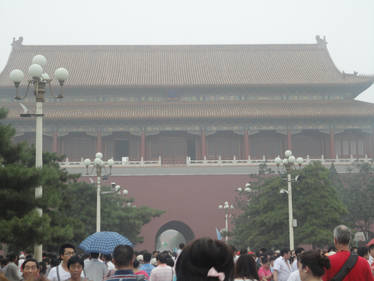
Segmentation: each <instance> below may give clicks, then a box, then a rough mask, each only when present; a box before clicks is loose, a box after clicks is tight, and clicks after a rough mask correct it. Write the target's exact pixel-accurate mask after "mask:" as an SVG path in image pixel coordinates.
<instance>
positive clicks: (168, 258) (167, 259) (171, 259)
mask: <svg viewBox="0 0 374 281" xmlns="http://www.w3.org/2000/svg"><path fill="white" fill-rule="evenodd" d="M166 264H167V265H168V266H170V267H174V260H173V258H172V257H171V256H169V257H167V258H166Z"/></svg>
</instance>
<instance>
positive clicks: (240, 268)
mask: <svg viewBox="0 0 374 281" xmlns="http://www.w3.org/2000/svg"><path fill="white" fill-rule="evenodd" d="M234 277H235V278H243V279H256V280H259V278H258V274H257V267H256V262H255V260H254V259H253V258H252V256H250V255H240V257H239V258H238V260H237V261H236V264H235V274H234Z"/></svg>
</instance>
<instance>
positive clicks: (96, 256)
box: [90, 253, 99, 259]
mask: <svg viewBox="0 0 374 281" xmlns="http://www.w3.org/2000/svg"><path fill="white" fill-rule="evenodd" d="M90 257H91V259H98V258H99V253H90Z"/></svg>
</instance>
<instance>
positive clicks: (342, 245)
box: [323, 225, 374, 281]
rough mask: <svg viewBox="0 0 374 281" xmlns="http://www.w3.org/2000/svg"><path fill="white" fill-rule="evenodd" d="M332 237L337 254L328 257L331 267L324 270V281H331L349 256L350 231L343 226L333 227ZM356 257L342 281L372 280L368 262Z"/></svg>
mask: <svg viewBox="0 0 374 281" xmlns="http://www.w3.org/2000/svg"><path fill="white" fill-rule="evenodd" d="M333 236H334V244H335V248H336V250H337V253H336V254H335V255H331V256H328V258H329V260H330V264H331V267H330V269H328V270H326V273H325V275H324V276H323V280H324V281H328V280H331V279H332V278H333V277H334V276H335V275H336V274H337V273H338V272H339V270H340V269H341V268H342V267H343V265H344V264H345V262H346V261H347V260H348V258H349V257H350V256H351V251H350V249H349V243H350V241H351V230H350V229H349V228H348V227H347V226H345V225H339V226H337V227H335V229H334V232H333ZM356 257H357V262H356V263H355V265H354V266H353V268H352V269H351V270H350V272H349V273H348V274H347V275H346V277H345V279H344V280H345V281H350V280H365V281H371V280H374V279H373V276H372V274H371V270H370V266H369V264H368V262H367V261H366V260H365V259H364V258H362V257H358V256H357V255H356Z"/></svg>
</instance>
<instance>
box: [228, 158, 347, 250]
mask: <svg viewBox="0 0 374 281" xmlns="http://www.w3.org/2000/svg"><path fill="white" fill-rule="evenodd" d="M296 175H299V178H298V181H297V182H293V183H292V195H293V216H294V219H297V227H296V228H294V236H295V245H298V244H312V245H314V246H324V245H327V244H330V243H331V231H332V229H333V228H334V227H335V226H336V225H337V224H339V223H340V222H341V217H342V215H344V214H345V213H346V209H345V207H344V205H343V204H342V202H341V201H340V200H339V198H338V196H337V192H336V189H335V187H334V185H333V184H332V182H331V181H330V179H329V171H328V170H327V169H326V168H324V167H323V166H322V165H321V164H320V163H319V162H313V163H311V164H310V165H308V166H306V167H305V168H303V169H301V170H297V171H294V172H293V173H292V178H295V176H296ZM256 180H257V183H255V184H254V185H253V186H252V190H253V191H252V192H251V194H249V195H241V196H240V198H239V199H238V206H239V208H240V209H241V210H242V213H241V214H240V215H239V216H237V217H236V218H235V220H234V226H235V228H234V237H233V242H234V244H236V245H237V246H239V247H248V246H250V247H254V248H260V247H267V248H268V247H276V248H280V247H288V246H289V230H288V227H289V226H288V198H287V194H286V193H283V194H281V193H280V190H281V189H282V188H283V189H287V180H286V175H285V174H280V175H279V176H257V179H256Z"/></svg>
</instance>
